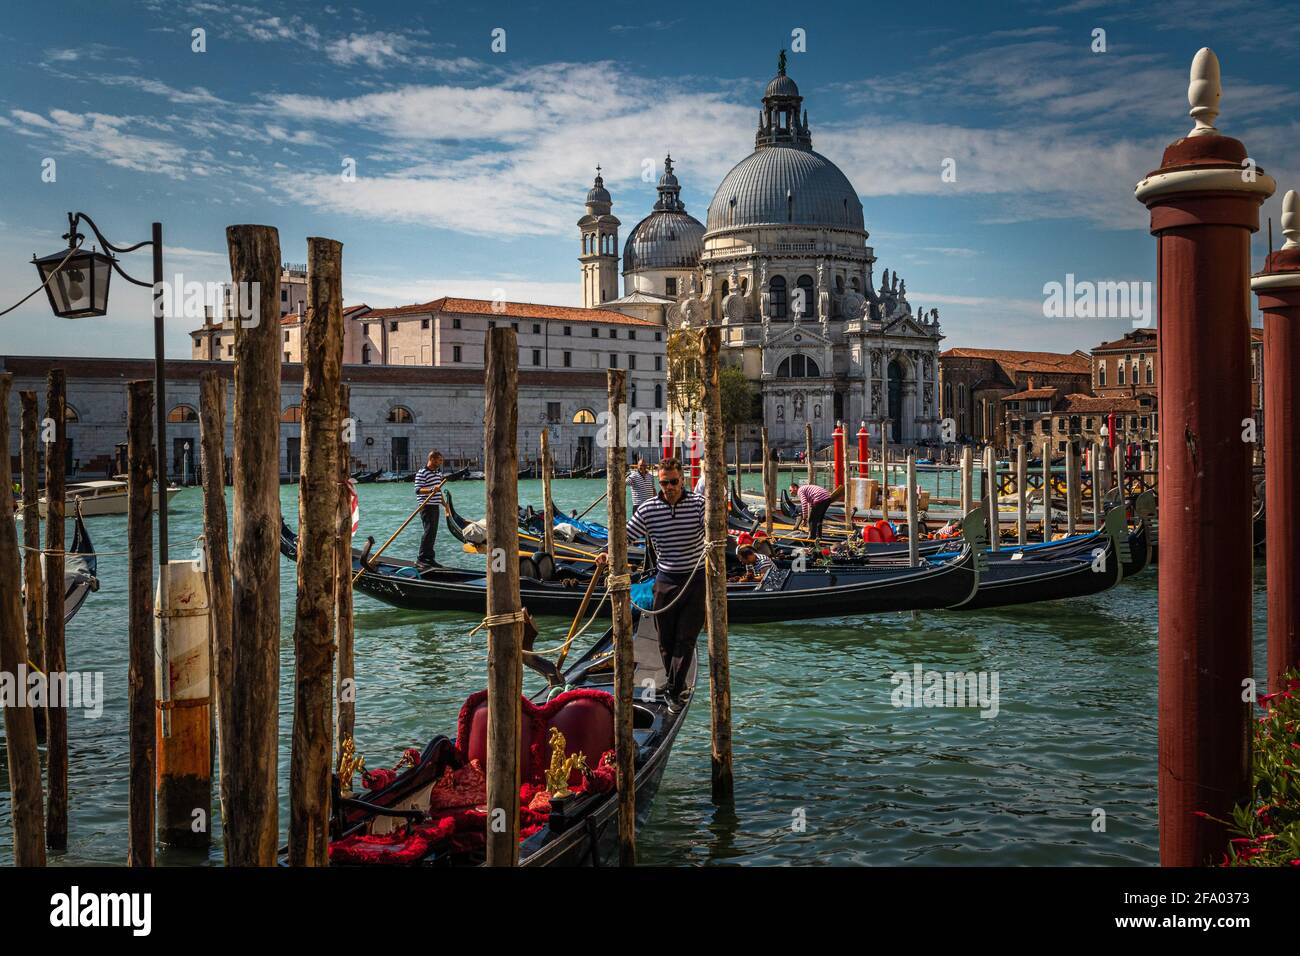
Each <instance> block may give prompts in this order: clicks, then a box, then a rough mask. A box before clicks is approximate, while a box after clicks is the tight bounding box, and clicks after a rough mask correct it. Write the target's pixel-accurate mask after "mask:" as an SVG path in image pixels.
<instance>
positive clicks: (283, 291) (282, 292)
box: [280, 289, 289, 302]
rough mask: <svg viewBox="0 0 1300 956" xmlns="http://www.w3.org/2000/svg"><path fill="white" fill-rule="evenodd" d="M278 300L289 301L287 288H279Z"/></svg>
mask: <svg viewBox="0 0 1300 956" xmlns="http://www.w3.org/2000/svg"><path fill="white" fill-rule="evenodd" d="M280 301H281V302H288V301H289V290H288V289H281V290H280Z"/></svg>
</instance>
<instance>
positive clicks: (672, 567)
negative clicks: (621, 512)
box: [597, 458, 705, 712]
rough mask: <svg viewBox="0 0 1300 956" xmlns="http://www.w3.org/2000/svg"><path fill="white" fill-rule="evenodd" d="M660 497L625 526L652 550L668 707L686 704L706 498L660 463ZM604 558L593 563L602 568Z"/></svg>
mask: <svg viewBox="0 0 1300 956" xmlns="http://www.w3.org/2000/svg"><path fill="white" fill-rule="evenodd" d="M658 473H659V494H657V495H655V496H654V497H653V498H651V499H649V500H648V501H646V502H645V503H643V504H642V505H641V506H640V507H639V508H637V509H636V511H635V512H634V513H633V514H632V518H631V520H629V521H628V523H627V536H628V539H629V540H633V539H637V538H648V539H649V541H650V544H651V545H652V546H653V547H654V551H655V556H656V561H657V564H656V572H655V583H654V601H653V603H652V605H651V608H650V610H651V611H653V612H655V615H656V616H655V626H656V627H657V629H658V633H659V653H660V655H661V656H662V658H663V665H664V671H665V672H666V673H667V675H668V682H667V686H666V688H665V694H666V695H667V698H668V708H669V710H670V711H672V712H676V711H677V710H679V709H680V708H681V707H682V706H683V705H684V704H685V703H686V700H685V697H686V694H687V693H688V692H687V690H686V679H687V673H688V671H689V670H690V666H691V661H692V660H694V656H695V642H696V639H697V638H698V637H699V635H700V629H701V628H702V627H703V626H704V597H705V585H704V560H703V554H704V499H703V498H701V497H700V496H699V495H696V494H693V493H691V492H689V491H687V490H686V488H685V485H684V482H685V479H684V478H683V476H682V465H681V462H680V461H678V460H677V459H676V458H666V459H664V460H663V461H661V462H660V463H659V468H658ZM605 560H606V555H605V554H604V553H601V554H600V555H599V556H598V557H597V561H598V562H599V563H601V564H603V563H604V562H605Z"/></svg>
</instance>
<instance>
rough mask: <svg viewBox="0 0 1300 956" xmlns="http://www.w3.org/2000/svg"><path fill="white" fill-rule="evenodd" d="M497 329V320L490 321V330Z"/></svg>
mask: <svg viewBox="0 0 1300 956" xmlns="http://www.w3.org/2000/svg"><path fill="white" fill-rule="evenodd" d="M496 327H497V320H496V319H488V328H489V329H495V328H496Z"/></svg>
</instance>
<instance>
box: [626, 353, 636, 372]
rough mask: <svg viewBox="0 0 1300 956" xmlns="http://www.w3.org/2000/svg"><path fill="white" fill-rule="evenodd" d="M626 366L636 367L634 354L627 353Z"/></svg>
mask: <svg viewBox="0 0 1300 956" xmlns="http://www.w3.org/2000/svg"><path fill="white" fill-rule="evenodd" d="M627 367H628V368H630V369H635V368H636V356H635V355H629V356H628V357H627Z"/></svg>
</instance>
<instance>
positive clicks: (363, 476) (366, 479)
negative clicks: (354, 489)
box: [352, 469, 383, 485]
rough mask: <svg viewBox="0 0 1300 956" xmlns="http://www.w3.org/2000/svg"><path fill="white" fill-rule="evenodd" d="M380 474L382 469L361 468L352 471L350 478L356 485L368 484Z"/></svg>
mask: <svg viewBox="0 0 1300 956" xmlns="http://www.w3.org/2000/svg"><path fill="white" fill-rule="evenodd" d="M382 474H383V472H382V471H365V470H364V469H363V470H362V471H355V472H353V473H352V480H353V482H355V483H356V484H358V485H368V484H370V483H371V482H372V481H374V480H375V479H377V478H378V477H379V476H380V475H382Z"/></svg>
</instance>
